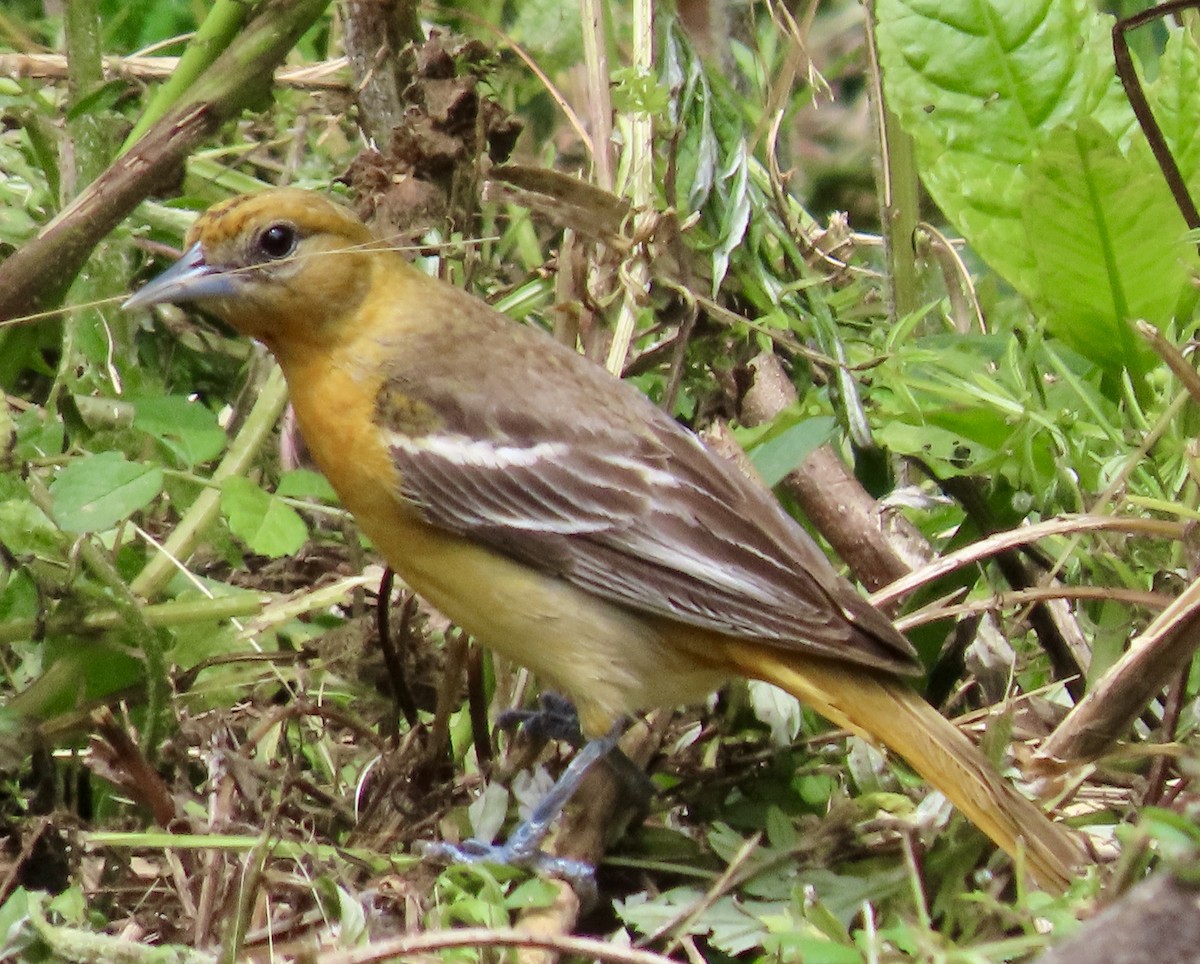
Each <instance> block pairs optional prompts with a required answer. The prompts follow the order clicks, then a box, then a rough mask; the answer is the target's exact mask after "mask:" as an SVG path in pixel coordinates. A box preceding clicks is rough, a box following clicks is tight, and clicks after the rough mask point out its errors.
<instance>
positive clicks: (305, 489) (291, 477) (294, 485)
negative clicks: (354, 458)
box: [275, 469, 338, 505]
mask: <svg viewBox="0 0 1200 964" xmlns="http://www.w3.org/2000/svg"><path fill="white" fill-rule="evenodd" d="M275 494H276V495H277V496H279V497H280V498H282V499H317V500H319V501H321V502H329V503H332V504H334V505H336V504H337V501H338V497H337V493H336V492H334V491H333V486H332V485H330V484H329V480H328V479H326V478H325V476H323V475H322V474H321V473H320V472H314V471H313V470H312V469H291V470H290V471H288V472H284V473H283V474H282V475H281V476H280V477H279V484H278V485H277V486H275Z"/></svg>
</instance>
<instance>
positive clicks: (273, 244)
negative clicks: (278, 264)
mask: <svg viewBox="0 0 1200 964" xmlns="http://www.w3.org/2000/svg"><path fill="white" fill-rule="evenodd" d="M297 240H299V239H298V237H297V235H296V229H295V228H294V227H293V226H292V225H290V224H272V225H271V226H270V227H269V228H267V229H266V230H264V231H263V233H262V234H260V235H259V236H258V250H259V251H261V252H262V253H263V255H264V256H266V257H267V258H269V259H271V260H272V261H278V260H279V259H280V258H286V257H287V256H288V255H289V254H291V253H292V252H293V251H295V250H296V242H297Z"/></svg>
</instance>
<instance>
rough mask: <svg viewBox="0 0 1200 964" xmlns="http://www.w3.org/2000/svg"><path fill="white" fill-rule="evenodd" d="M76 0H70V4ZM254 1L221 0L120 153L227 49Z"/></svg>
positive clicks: (157, 93) (155, 95) (157, 92)
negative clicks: (248, 2)
mask: <svg viewBox="0 0 1200 964" xmlns="http://www.w3.org/2000/svg"><path fill="white" fill-rule="evenodd" d="M75 2H76V0H69V2H68V3H67V6H68V7H71V6H73V5H74V3H75ZM250 9H251V8H250V5H249V4H247V3H244V2H242V0H217V2H216V3H214V4H213V6H212V9H211V10H209V11H208V16H206V17H205V18H204V22H203V23H202V24H200V27H199V29H198V30H197V31H196V32H195V34H193V35H192V39H191V42H190V43H189V44H188V45H187V49H186V50H185V51H184V52H183V56H182V57H180V58H179V64H178V65H177V66H176V68H175V72H174V73H173V74H171V77H170V79H169V80H167V81H165V82H164V83H162V84H161V85H160V86H159V88H158V90H156V91H155V92H154V97H153V99H152V100H151V101H150V103H149V104H148V105H147V107H146V110H145V111H144V112H143V113H142V116H141V117H139V118H138V122H137V123H136V124H134V126H133V130H131V131H130V132H129V136H128V137H126V138H125V143H124V144H122V145H121V150H120V153H121V154H124V153H125V152H126V151H127V150H129V148H131V147H133V145H134V144H135V143H137V141H138V139H139V138H140V137H141V136H142V135H143V134H145V133H146V131H148V130H149V129H150V128H151V126H153V124H154V122H155V121H157V120H159V119H160V118H162V117H165V116H166V114H167V111H169V110H170V109H171V108H172V107H174V106H175V105H176V104H177V103H178V102H179V99H180V98H181V97H182V96H183V94H184V92H185V91H186V90H187V89H188V88H189V87H190V86H191V85H192V83H193V82H194V81H195V80H196V78H197V77H199V76H200V75H201V74H202V73H204V71H206V70H207V69H208V68H209V65H210V64H212V62H213V61H214V60H216V59H217V57H218V56H219V55H220V54H222V53H224V51H225V48H226V47H228V46H229V44H230V41H232V40H233V38H234V37H236V36H237V34H238V31H239V30H241V29H242V27H244V26H245V25H246V18H247V16H248V15H249V12H250Z"/></svg>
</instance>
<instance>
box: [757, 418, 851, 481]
mask: <svg viewBox="0 0 1200 964" xmlns="http://www.w3.org/2000/svg"><path fill="white" fill-rule="evenodd" d="M835 424H836V423H835V421H834V420H833V419H832V418H831V417H829V416H827V415H822V416H820V417H818V418H806V419H803V420H802V421H799V422H797V423H796V424H795V425H791V426H789V427H788V428H786V429H784V430H783V431H782V432H780V433H779V434H778V435H773V436H772V437H771V438H769V439H767V440H766V441H765V442H763V443H762V444H761V445H756V446H755V447H754V448H752V449H751V450H750V451H749V453H748V454H749V456H750V461H751V462H752V463H753V464H754V468H755V469H756V470H757V471H758V474H759V475H761V476H762V478H763V481H764V482H765V483H766V484H767V485H768V486H774V485H778V484H779V483H780V482H781V481H782V480H783V478H784V476H786V475H787V474H788V473H789V472H791V471H792V470H793V469H794V468H796V466H798V465H799V464H800V463H801V462H803V461H804V460H805V459H806V458H807V457H808V456H809V454H810V453H811V452H813V451H814V450H815V449H817V448H819V447H820V446H822V445H824V444H825V443H826V442H827V441H829V436H830V435H831V434H832V433H833V429H834V426H835Z"/></svg>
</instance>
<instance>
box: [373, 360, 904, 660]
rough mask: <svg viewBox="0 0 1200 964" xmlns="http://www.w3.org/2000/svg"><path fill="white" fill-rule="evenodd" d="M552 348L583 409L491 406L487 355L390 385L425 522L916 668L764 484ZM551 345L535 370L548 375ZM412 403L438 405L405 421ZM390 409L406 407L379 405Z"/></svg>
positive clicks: (690, 614) (391, 434)
mask: <svg viewBox="0 0 1200 964" xmlns="http://www.w3.org/2000/svg"><path fill="white" fill-rule="evenodd" d="M546 341H547V345H548V344H549V340H548V339H547V340H546ZM539 347H544V346H539ZM555 348H556V349H557V346H555ZM427 357H428V356H427ZM551 357H552V359H553V360H554V361H555V362H557V363H562V364H565V365H567V367H569V368H570V369H572V371H571V372H570V375H571V378H572V380H573V381H574V382H575V383H576V387H582V388H583V389H584V391H585V394H586V388H587V386H588V384H589V383H590V384H592V385H594V386H595V387H597V388H598V390H599V397H598V398H597V399H596V401H597V403H598V408H596V409H593V411H592V413H591V415H590V417H587V418H583V419H581V418H579V414H580V413H579V412H578V411H573V412H561V413H557V414H556V412H555V411H554V410H553V409H547V407H546V406H545V405H539V402H541V401H542V400H541V399H539V398H533V397H531V398H530V403H531V407H530V409H528V410H525V411H520V412H501V411H497V410H495V408H494V406H491V405H490V402H489V399H490V398H491V397H492V393H490V392H489V389H488V385H487V381H488V378H489V377H491V376H489V374H488V372H487V371H486V370H480V371H479V372H476V373H474V378H473V381H474V384H473V385H472V386H471V388H470V389H468V390H464V384H463V382H464V379H463V377H462V375H463V373H462V372H459V373H458V374H457V375H456V376H455V378H454V379H453V382H450V381H448V382H447V387H446V389H445V391H444V392H442V391H439V388H438V385H439V381H438V379H437V378H436V377H432V373H431V372H429V371H422V373H421V375H420V377H419V378H412V379H411V380H399V381H397V380H393V381H391V382H389V383H388V384H387V385H385V386H384V388H383V389H382V391H381V395H380V402H379V404H378V405H377V418H378V421H379V423H380V428H381V431H383V432H384V436H385V442H386V444H387V445H388V447H389V449H390V451H391V454H392V457H393V459H394V461H395V463H396V466H397V468H398V469H399V471H400V475H401V478H402V479H403V482H402V495H403V497H404V498H405V499H406V500H407V501H408V502H410V503H411V504H413V505H415V506H416V507H418V508H419V509H420V510H421V512H422V513H423V515H424V516H425V518H426V519H427V520H428V521H429V522H431V523H432V524H434V525H436V526H439V527H442V528H444V529H447V530H450V531H452V532H455V533H459V534H462V535H466V536H469V537H470V538H471V539H473V540H475V541H477V542H481V543H483V544H485V545H488V546H490V547H491V548H493V549H495V550H497V551H499V552H502V553H504V554H506V555H509V556H511V557H513V558H516V559H519V560H521V561H522V562H524V563H526V564H528V565H532V566H535V567H538V568H540V569H542V570H543V571H548V572H552V573H554V574H556V575H558V576H560V577H561V578H563V579H566V580H568V581H569V582H571V583H573V584H575V585H577V586H579V587H581V588H583V589H586V590H587V591H589V592H591V593H593V594H595V595H598V596H601V597H603V598H607V599H610V600H612V601H614V602H617V603H620V604H623V605H626V606H629V607H631V608H633V609H636V610H640V611H643V612H649V613H655V614H658V615H662V616H667V617H670V618H672V619H675V620H679V621H682V622H685V623H688V624H691V625H695V626H699V627H703V628H706V629H711V630H715V631H718V632H721V633H728V634H732V635H735V636H739V637H745V638H753V639H762V640H766V641H770V642H772V643H775V644H777V645H780V646H784V647H800V648H803V649H806V650H809V651H811V652H818V653H821V654H824V655H828V656H833V657H835V658H840V659H849V660H851V661H854V662H858V663H863V664H867V665H871V666H878V667H881V668H886V669H889V670H891V671H899V672H906V671H909V672H911V671H912V670H913V669H914V668H915V666H916V662H915V656H914V654H913V651H912V649H911V647H910V646H909V645H908V643H907V641H906V640H905V639H904V638H903V637H902V636H900V634H899V633H897V632H896V631H895V629H894V628H893V627H892V626H891V624H890V623H889V622H888V621H887V620H886V619H885V618H884V617H882V616H881V615H880V614H879V613H878V612H877V611H876V610H874V609H873V608H871V607H870V606H868V605H867V604H866V603H865V602H864V601H862V599H861V597H860V596H859V595H858V593H857V592H856V591H855V590H854V589H853V588H852V587H851V586H850V585H849V584H848V583H846V582H845V580H843V579H842V578H841V577H840V576H838V575H837V573H836V572H835V571H834V569H833V568H832V567H831V566H830V564H829V562H828V560H827V559H826V558H825V556H824V555H823V554H822V553H821V551H820V550H819V549H818V548H817V546H816V545H815V544H814V543H813V542H812V540H811V539H809V538H808V536H807V534H806V533H804V532H803V531H802V530H801V529H800V528H799V527H798V526H797V525H796V523H795V522H794V521H793V520H792V519H791V518H790V517H788V516H787V515H786V514H785V513H784V512H783V510H782V509H781V508H779V506H778V504H777V503H776V502H775V500H774V498H773V497H772V496H771V495H770V494H769V493H767V492H765V491H764V490H763V489H762V488H761V486H759V485H758V484H757V483H756V482H752V481H750V480H748V479H746V478H745V477H743V476H742V475H741V474H740V473H739V472H738V471H737V470H736V469H735V468H733V467H732V466H731V465H729V464H728V463H727V462H725V461H724V460H722V459H720V458H719V457H717V456H715V455H713V454H712V453H710V452H709V451H708V450H707V449H706V448H705V447H704V446H703V444H702V443H701V442H700V441H699V440H698V439H697V438H696V437H695V436H693V435H692V434H691V433H689V432H687V431H686V430H684V429H683V428H681V427H680V426H678V425H677V424H676V423H675V422H674V421H673V420H671V419H670V418H668V417H667V416H665V415H663V414H662V413H661V412H660V411H659V410H658V409H657V408H655V407H654V406H653V405H652V404H650V402H649V401H648V400H646V399H645V398H644V397H643V396H642V395H640V393H638V392H637V391H636V390H635V389H633V388H631V387H629V386H626V385H624V384H622V383H620V382H617V381H616V380H611V379H609V377H608V376H607V375H606V374H604V373H603V372H601V371H600V370H599V369H596V368H594V366H592V363H590V362H587V361H585V360H583V359H579V364H580V365H584V366H587V368H586V369H583V368H580V369H578V370H576V364H575V362H574V361H573V360H570V361H569V360H566V359H565V358H564V357H562V356H561V355H552V356H551ZM570 357H571V359H575V358H578V356H575V355H574V354H573V353H570ZM545 361H546V359H545V356H543V357H542V362H543V365H542V370H541V371H539V372H538V373H537V374H536V375H533V376H531V382H532V381H534V380H535V379H537V378H539V377H540V378H542V379H549V380H551V381H553V380H554V371H555V369H554V368H553V366H551V368H549V369H547V367H546V365H545ZM597 375H599V376H601V378H600V379H599V380H601V381H602V384H599V385H596V382H597V381H598V379H597V378H596V376H597ZM580 379H582V382H583V384H582V386H580V385H579V384H578V381H579V380H580ZM467 380H468V381H471V380H472V379H471V378H468V379H467ZM543 384H544V383H543ZM536 391H537V390H536V389H534V388H532V387H531V389H530V392H531V393H536ZM414 407H415V408H416V409H419V410H421V411H427V412H432V413H436V419H429V418H420V419H417V420H416V422H415V423H414V422H413V419H412V418H411V413H412V412H413V411H414ZM398 410H399V411H402V412H403V413H405V414H404V417H402V418H400V419H394V418H389V417H388V415H387V413H388V412H392V411H398ZM531 413H533V414H531ZM435 423H436V427H431V426H432V425H434V424H435ZM414 424H416V425H418V427H419V430H417V431H414V430H413V429H412V426H413V425H414ZM397 426H399V427H397Z"/></svg>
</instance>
